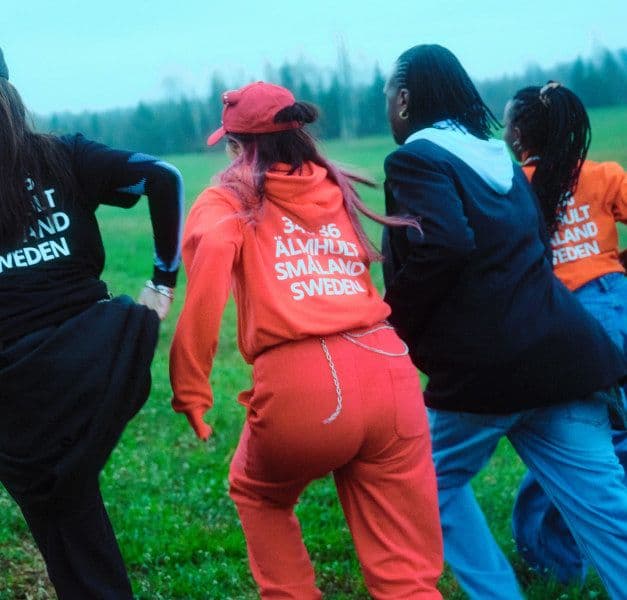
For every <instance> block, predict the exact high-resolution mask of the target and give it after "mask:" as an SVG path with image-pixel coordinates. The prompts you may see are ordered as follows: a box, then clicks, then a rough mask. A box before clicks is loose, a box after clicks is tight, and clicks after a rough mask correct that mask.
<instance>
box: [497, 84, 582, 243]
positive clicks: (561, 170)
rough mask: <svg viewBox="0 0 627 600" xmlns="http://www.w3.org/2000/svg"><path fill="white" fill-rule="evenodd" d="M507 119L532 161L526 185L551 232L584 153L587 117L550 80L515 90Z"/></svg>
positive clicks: (570, 95) (570, 94)
mask: <svg viewBox="0 0 627 600" xmlns="http://www.w3.org/2000/svg"><path fill="white" fill-rule="evenodd" d="M509 117H510V122H511V125H512V126H514V127H517V128H518V129H519V131H520V144H521V147H522V148H523V149H524V151H525V152H526V153H527V154H529V155H532V156H534V157H537V162H536V169H535V172H534V174H533V177H532V179H531V185H532V187H533V189H534V190H535V192H536V194H537V195H538V198H539V200H540V205H541V206H542V211H543V213H544V218H545V220H546V223H547V227H548V229H549V232H550V233H551V234H553V233H554V232H555V230H556V229H557V227H558V225H559V220H560V217H561V216H562V215H563V214H564V212H565V210H566V203H567V202H568V197H569V195H570V194H572V193H573V192H574V191H575V187H576V185H577V180H578V179H579V173H580V171H581V166H582V164H583V161H584V160H585V159H586V156H587V154H588V148H589V147H590V120H589V119H588V114H587V112H586V109H585V108H584V106H583V104H582V102H581V100H579V98H578V97H577V96H576V95H575V94H574V93H573V92H572V91H571V90H569V89H568V88H566V87H564V86H563V85H560V84H557V83H555V82H551V81H550V82H549V83H547V85H545V86H544V87H542V88H540V87H538V86H530V87H526V88H523V89H521V90H519V91H518V92H516V94H515V95H514V98H513V99H512V102H511V105H510V109H509Z"/></svg>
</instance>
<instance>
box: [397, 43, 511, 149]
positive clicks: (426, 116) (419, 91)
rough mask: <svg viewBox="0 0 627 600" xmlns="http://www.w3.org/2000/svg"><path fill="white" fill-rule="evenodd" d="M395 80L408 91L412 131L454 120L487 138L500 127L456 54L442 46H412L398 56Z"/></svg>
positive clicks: (484, 138)
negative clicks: (493, 130)
mask: <svg viewBox="0 0 627 600" xmlns="http://www.w3.org/2000/svg"><path fill="white" fill-rule="evenodd" d="M392 79H393V81H394V83H395V84H396V86H397V89H401V88H406V89H407V90H408V91H409V106H408V118H409V125H410V130H411V131H418V130H420V129H424V128H425V127H429V126H431V125H433V124H434V123H437V122H438V121H443V120H446V119H451V120H452V121H455V122H456V123H458V124H459V125H463V126H464V127H465V128H466V129H467V130H468V131H469V132H470V133H471V134H472V135H474V136H476V137H478V138H480V139H483V140H486V139H488V138H489V137H490V135H491V132H492V129H493V128H498V127H500V123H499V121H498V119H497V118H496V117H495V116H494V114H493V113H492V111H491V110H490V109H489V108H488V106H487V105H486V104H485V102H484V101H483V100H482V98H481V96H480V95H479V92H478V91H477V88H476V87H475V86H474V84H473V82H472V80H471V79H470V77H469V75H468V73H467V72H466V70H465V69H464V67H463V66H462V65H461V63H460V62H459V60H458V59H457V57H456V56H455V55H454V54H453V53H452V52H451V51H450V50H448V49H447V48H444V47H443V46H440V45H438V44H422V45H419V46H414V47H413V48H409V50H406V51H405V52H403V53H402V54H401V55H400V56H399V57H398V59H397V61H396V65H395V70H394V76H393V78H392Z"/></svg>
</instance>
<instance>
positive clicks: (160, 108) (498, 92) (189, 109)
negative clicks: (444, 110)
mask: <svg viewBox="0 0 627 600" xmlns="http://www.w3.org/2000/svg"><path fill="white" fill-rule="evenodd" d="M364 79H369V81H364ZM549 79H554V80H557V81H561V82H562V83H563V84H565V85H567V86H568V87H570V88H571V89H573V90H574V91H575V92H576V93H577V94H578V95H579V96H580V97H581V99H582V100H583V102H584V103H585V104H586V106H587V107H589V108H592V107H597V106H611V105H617V104H627V48H624V49H622V50H619V51H617V52H610V51H608V50H599V51H597V52H596V53H595V56H594V57H592V58H590V59H587V60H584V59H582V58H578V59H577V60H575V61H574V62H570V63H563V64H559V65H556V66H554V67H552V68H550V69H545V68H542V67H539V66H531V67H528V68H527V69H526V70H525V72H524V73H523V74H521V75H516V76H504V77H500V78H498V79H493V80H488V81H483V82H478V83H477V87H478V88H479V91H480V92H481V94H482V96H483V98H484V100H485V101H486V103H487V104H488V106H490V108H492V110H493V111H494V114H495V115H496V116H497V117H498V118H500V116H501V114H502V111H503V107H504V106H505V103H506V102H507V100H508V99H509V98H511V96H512V95H513V94H514V92H515V91H516V90H518V89H520V88H521V87H524V86H527V85H543V84H544V83H546V81H547V80H549ZM264 80H265V81H269V82H272V83H278V84H280V85H283V86H285V87H287V88H289V89H291V90H292V91H293V92H294V95H295V96H296V98H298V99H299V100H303V101H307V102H312V103H313V104H316V105H317V106H318V108H319V109H320V113H321V116H320V119H319V120H318V122H317V123H315V124H314V125H313V126H312V128H313V132H314V134H315V135H316V136H317V137H320V138H322V139H333V138H343V139H350V138H355V137H362V136H368V135H377V134H381V133H387V131H388V125H387V121H386V117H385V110H384V99H383V86H384V84H385V78H384V75H383V73H382V72H381V70H380V69H379V67H378V66H375V67H374V69H373V71H372V72H371V73H370V74H369V77H360V78H357V77H356V76H355V71H354V68H353V67H352V65H351V64H350V62H349V60H348V56H347V53H346V52H345V50H344V49H342V48H340V52H339V60H338V64H337V67H336V69H335V70H332V71H331V72H326V71H323V70H321V69H319V68H318V67H316V66H315V65H312V64H310V63H306V62H304V61H302V60H301V61H299V62H295V63H291V64H290V63H287V62H286V63H285V64H283V65H282V66H281V67H280V68H278V69H275V68H273V67H271V66H268V67H267V68H266V73H265V76H264ZM244 83H246V82H242V83H241V85H243V84H244ZM233 87H234V86H233V85H231V86H229V85H227V84H226V83H225V81H224V79H223V78H222V76H221V75H219V74H217V73H216V74H215V75H214V76H213V78H212V79H211V81H210V84H209V93H208V95H207V97H205V98H189V97H186V96H185V95H183V94H179V95H178V96H176V95H172V97H171V98H170V99H168V100H165V101H161V102H154V103H146V102H140V103H139V104H138V105H137V107H135V108H130V109H116V110H109V111H104V112H83V113H81V114H72V113H55V114H52V115H50V116H48V117H41V116H36V117H35V124H36V126H37V129H38V130H40V131H48V132H53V133H57V134H62V133H69V132H75V131H80V132H82V133H83V134H85V135H86V136H87V137H89V138H92V139H96V140H99V141H101V142H103V143H105V144H108V145H110V146H114V147H119V148H129V149H141V150H142V151H144V152H150V153H153V154H159V155H163V154H175V153H182V152H194V151H199V150H202V149H203V148H205V144H204V141H205V138H206V136H207V134H208V133H209V132H211V131H213V130H214V129H216V128H217V127H219V126H220V118H221V111H222V102H221V95H222V92H223V91H224V90H226V89H230V88H233Z"/></svg>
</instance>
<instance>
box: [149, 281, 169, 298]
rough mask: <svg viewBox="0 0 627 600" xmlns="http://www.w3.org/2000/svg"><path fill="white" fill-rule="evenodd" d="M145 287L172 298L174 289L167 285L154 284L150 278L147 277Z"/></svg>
mask: <svg viewBox="0 0 627 600" xmlns="http://www.w3.org/2000/svg"><path fill="white" fill-rule="evenodd" d="M146 287H147V288H148V289H149V290H152V291H153V292H157V294H161V295H162V296H165V297H166V298H169V299H170V300H174V290H173V289H172V288H171V287H168V286H167V285H155V283H154V282H153V281H152V279H149V280H148V281H147V282H146Z"/></svg>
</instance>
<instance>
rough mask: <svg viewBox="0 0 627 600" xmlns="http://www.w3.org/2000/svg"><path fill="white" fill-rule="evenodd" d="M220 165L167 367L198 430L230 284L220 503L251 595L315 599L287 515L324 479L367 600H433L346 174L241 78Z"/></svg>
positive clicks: (280, 100)
mask: <svg viewBox="0 0 627 600" xmlns="http://www.w3.org/2000/svg"><path fill="white" fill-rule="evenodd" d="M223 102H224V110H223V126H222V127H221V128H220V129H219V130H218V131H216V132H214V133H213V134H212V135H211V136H210V137H209V139H208V143H209V144H210V145H211V144H214V143H216V142H217V141H218V140H219V139H220V138H221V137H223V136H224V135H226V136H227V151H229V152H230V155H231V158H232V159H233V161H232V164H231V165H230V166H229V167H228V168H227V169H226V170H225V171H223V172H222V173H221V174H220V176H219V183H218V184H217V185H216V186H215V187H210V188H208V189H206V190H205V191H203V192H202V193H201V195H200V196H199V198H198V199H197V201H196V203H195V204H194V206H193V208H192V210H191V213H190V215H189V218H188V222H187V225H186V229H185V234H184V244H183V261H184V265H185V267H186V270H187V275H188V280H189V283H188V288H187V295H186V299H185V305H184V308H183V311H182V313H181V317H180V320H179V322H178V325H177V328H176V332H175V335H174V340H173V344H172V349H171V357H170V373H171V381H172V388H173V390H174V397H173V406H174V409H175V410H176V411H179V412H182V413H184V414H185V415H186V416H187V418H188V420H189V422H190V424H191V426H192V427H193V428H194V431H195V432H196V434H197V436H198V437H199V438H201V439H203V440H206V439H207V438H208V437H209V435H211V433H212V430H211V427H210V426H209V425H207V424H206V423H205V422H204V420H203V415H204V414H205V412H206V411H207V410H208V409H209V408H210V407H211V405H212V391H211V388H210V385H209V383H208V375H209V373H210V371H211V367H212V362H213V359H214V356H215V353H216V350H217V342H218V331H219V327H220V320H221V316H222V313H223V309H224V306H225V303H226V301H227V298H228V296H229V291H230V289H231V288H232V289H233V293H234V296H235V301H236V305H237V314H238V343H239V348H240V351H241V353H242V355H243V357H244V358H245V360H246V361H247V362H249V363H252V364H253V388H252V389H251V390H249V391H246V392H242V393H241V394H240V397H239V401H240V402H241V403H242V404H244V406H246V409H247V418H246V423H245V425H244V429H243V432H242V435H241V439H240V441H239V445H238V448H237V450H236V452H235V456H234V457H233V460H232V463H231V468H230V476H229V481H230V495H231V498H232V499H233V501H234V502H235V504H236V506H237V510H238V513H239V516H240V519H241V523H242V527H243V529H244V533H245V536H246V541H247V546H248V555H249V562H250V568H251V570H252V573H253V576H254V578H255V580H256V582H257V585H258V587H259V590H260V593H261V596H262V597H263V598H294V599H298V600H309V599H314V598H321V592H320V590H319V589H318V588H317V587H316V584H315V578H314V572H313V569H312V565H311V562H310V559H309V556H308V554H307V551H306V549H305V546H304V544H303V541H302V537H301V532H300V528H299V524H298V521H297V519H296V517H295V515H294V510H293V509H294V505H295V503H296V501H297V499H298V497H299V495H300V494H301V492H302V491H303V489H304V488H305V487H306V486H307V485H308V484H309V483H310V482H311V481H312V480H313V479H316V478H319V477H322V476H324V475H326V474H328V473H330V472H332V473H333V476H334V478H335V483H336V486H337V490H338V494H339V497H340V501H341V503H342V507H343V509H344V513H345V516H346V520H347V522H348V525H349V527H350V530H351V533H352V536H353V539H354V542H355V546H356V550H357V554H358V557H359V560H360V563H361V565H362V569H363V573H364V577H365V581H366V585H367V587H368V589H369V591H370V593H371V595H372V597H373V598H378V599H390V600H391V599H394V600H398V599H400V598H405V599H418V598H420V599H425V600H426V599H432V598H433V599H435V598H441V595H440V593H439V592H438V591H437V588H436V583H437V580H438V577H439V575H440V573H441V569H442V540H441V532H440V522H439V515H438V508H437V492H436V483H435V474H434V468H433V463H432V459H431V445H430V437H429V432H428V424H427V419H426V413H425V408H424V404H423V400H422V394H421V391H420V385H419V380H418V377H417V373H416V370H415V369H414V367H413V366H412V363H411V360H410V359H409V357H408V355H407V347H406V346H405V344H404V343H403V342H402V341H401V340H400V339H399V338H398V337H397V335H396V333H395V331H394V330H393V328H392V327H391V326H390V325H389V324H387V322H386V320H385V319H386V317H387V316H388V314H389V312H390V309H389V307H388V306H387V304H385V303H384V302H383V300H382V298H381V297H380V296H379V294H378V293H377V291H376V289H375V288H374V286H373V283H372V281H371V279H370V275H369V263H370V261H371V260H372V259H373V258H375V257H376V256H377V254H376V252H375V251H374V249H373V247H372V246H371V245H370V242H369V241H368V239H367V237H366V235H365V233H364V231H363V229H362V227H361V225H360V223H359V220H358V217H357V211H358V210H359V211H361V212H363V213H365V214H366V215H367V216H369V217H371V218H374V219H375V220H378V221H380V222H387V223H389V224H392V225H393V224H403V225H408V224H409V225H411V226H414V227H418V226H417V225H416V224H415V223H414V222H409V221H407V220H403V219H385V218H384V217H380V216H377V215H375V214H373V213H371V212H370V211H369V210H368V209H366V208H365V206H364V205H363V204H361V202H360V200H359V198H358V197H357V195H356V193H355V191H354V190H353V188H352V185H351V184H350V182H349V178H348V177H347V175H346V174H344V173H343V172H341V171H339V170H338V169H337V168H336V167H334V166H333V165H332V164H331V163H330V162H328V161H327V160H326V159H325V158H323V157H322V156H321V155H320V154H319V153H318V151H317V149H316V146H315V144H314V142H313V140H312V138H311V137H310V136H309V134H308V133H307V132H305V131H304V129H303V125H304V124H305V123H311V122H313V121H314V120H315V118H316V116H317V111H316V109H315V108H314V107H313V106H311V105H309V104H305V103H300V102H295V100H294V97H293V95H292V94H291V92H289V91H288V90H286V89H285V88H282V87H279V86H275V85H272V84H267V83H263V82H257V83H253V84H250V85H248V86H245V87H243V88H241V89H239V90H233V91H229V92H227V93H225V94H224V95H223Z"/></svg>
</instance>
